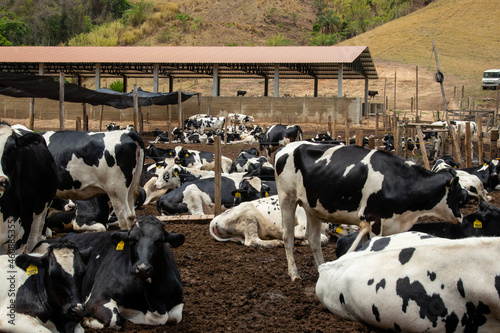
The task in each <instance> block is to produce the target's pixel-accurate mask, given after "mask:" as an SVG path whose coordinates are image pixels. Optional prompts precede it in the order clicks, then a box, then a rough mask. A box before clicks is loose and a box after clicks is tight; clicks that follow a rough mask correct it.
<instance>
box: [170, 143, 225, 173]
mask: <svg viewBox="0 0 500 333" xmlns="http://www.w3.org/2000/svg"><path fill="white" fill-rule="evenodd" d="M179 148H180V149H179ZM175 151H176V155H175V162H176V163H179V164H180V165H182V166H183V167H189V168H195V169H200V170H215V153H213V152H211V151H199V150H193V149H183V148H182V147H180V146H177V147H175ZM221 169H222V172H224V173H230V172H233V171H234V162H233V160H231V159H230V158H229V157H225V156H221Z"/></svg>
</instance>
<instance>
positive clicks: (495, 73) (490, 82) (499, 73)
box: [481, 69, 500, 90]
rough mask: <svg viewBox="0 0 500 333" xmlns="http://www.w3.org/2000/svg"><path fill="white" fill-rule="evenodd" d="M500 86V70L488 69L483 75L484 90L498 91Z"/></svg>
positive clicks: (482, 85)
mask: <svg viewBox="0 0 500 333" xmlns="http://www.w3.org/2000/svg"><path fill="white" fill-rule="evenodd" d="M499 84H500V69H488V70H487V71H484V73H483V82H482V84H481V87H483V90H486V89H488V88H489V89H494V90H496V89H497V87H498V85H499Z"/></svg>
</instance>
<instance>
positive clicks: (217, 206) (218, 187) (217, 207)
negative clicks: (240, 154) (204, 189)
mask: <svg viewBox="0 0 500 333" xmlns="http://www.w3.org/2000/svg"><path fill="white" fill-rule="evenodd" d="M220 139H221V138H220V136H219V135H216V136H215V140H214V145H215V156H214V157H215V177H214V181H215V184H214V190H215V193H214V215H215V216H217V215H219V214H220V213H221V212H222V204H221V203H222V199H221V191H222V183H221V155H222V154H221V140H220Z"/></svg>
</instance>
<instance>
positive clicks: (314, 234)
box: [306, 211, 325, 267]
mask: <svg viewBox="0 0 500 333" xmlns="http://www.w3.org/2000/svg"><path fill="white" fill-rule="evenodd" d="M306 216H307V229H306V236H307V240H308V241H309V247H310V248H311V251H312V253H313V257H314V261H315V262H316V266H318V267H319V265H321V264H323V263H324V262H325V260H324V259H323V252H322V251H321V221H320V220H319V219H318V218H317V217H316V216H314V215H313V214H310V213H309V212H307V211H306Z"/></svg>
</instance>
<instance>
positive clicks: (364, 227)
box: [347, 221, 371, 253]
mask: <svg viewBox="0 0 500 333" xmlns="http://www.w3.org/2000/svg"><path fill="white" fill-rule="evenodd" d="M370 231H371V225H370V222H367V221H363V222H361V223H360V224H359V233H358V236H356V239H355V240H354V242H353V243H352V245H351V247H350V248H349V250H347V252H348V253H349V252H352V251H354V250H356V247H357V246H358V244H359V242H360V241H361V239H362V238H363V237H364V236H368V235H370Z"/></svg>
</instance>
